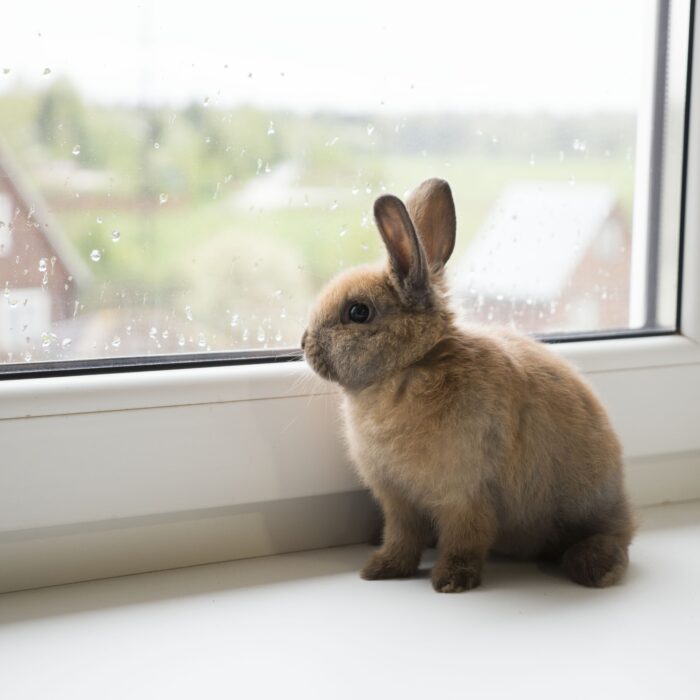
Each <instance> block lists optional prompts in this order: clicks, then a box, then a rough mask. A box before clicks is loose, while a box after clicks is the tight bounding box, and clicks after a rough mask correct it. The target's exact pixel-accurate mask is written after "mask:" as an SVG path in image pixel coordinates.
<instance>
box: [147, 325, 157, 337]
mask: <svg viewBox="0 0 700 700" xmlns="http://www.w3.org/2000/svg"><path fill="white" fill-rule="evenodd" d="M157 335H158V329H157V328H156V327H155V326H151V328H150V329H149V331H148V337H149V338H151V339H152V340H155V339H156V336H157Z"/></svg>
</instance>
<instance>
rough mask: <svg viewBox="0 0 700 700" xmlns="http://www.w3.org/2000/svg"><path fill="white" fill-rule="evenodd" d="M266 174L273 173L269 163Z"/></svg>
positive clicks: (266, 165) (266, 166)
mask: <svg viewBox="0 0 700 700" xmlns="http://www.w3.org/2000/svg"><path fill="white" fill-rule="evenodd" d="M265 172H266V173H271V172H272V168H271V167H270V164H269V163H265Z"/></svg>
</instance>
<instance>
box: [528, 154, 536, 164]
mask: <svg viewBox="0 0 700 700" xmlns="http://www.w3.org/2000/svg"><path fill="white" fill-rule="evenodd" d="M529 163H530V165H534V164H535V154H534V153H531V154H530V161H529Z"/></svg>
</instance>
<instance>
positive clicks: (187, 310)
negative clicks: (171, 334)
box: [185, 304, 193, 321]
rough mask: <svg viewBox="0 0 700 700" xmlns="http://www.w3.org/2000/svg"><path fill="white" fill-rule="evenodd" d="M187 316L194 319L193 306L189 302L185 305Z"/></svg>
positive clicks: (190, 319)
mask: <svg viewBox="0 0 700 700" xmlns="http://www.w3.org/2000/svg"><path fill="white" fill-rule="evenodd" d="M185 318H187V320H188V321H192V320H193V317H192V307H191V306H190V305H189V304H188V305H187V306H185Z"/></svg>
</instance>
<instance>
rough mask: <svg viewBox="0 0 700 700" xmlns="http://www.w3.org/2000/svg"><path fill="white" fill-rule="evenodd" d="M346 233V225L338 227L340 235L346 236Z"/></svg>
mask: <svg viewBox="0 0 700 700" xmlns="http://www.w3.org/2000/svg"><path fill="white" fill-rule="evenodd" d="M347 233H348V227H347V226H343V227H342V228H341V229H340V237H341V238H343V236H346V235H347Z"/></svg>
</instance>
